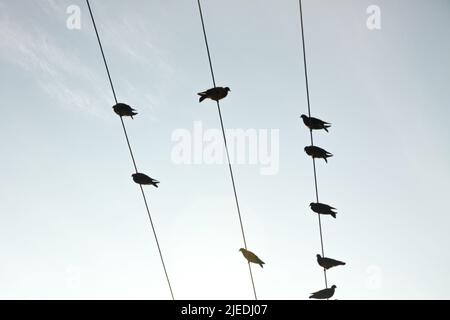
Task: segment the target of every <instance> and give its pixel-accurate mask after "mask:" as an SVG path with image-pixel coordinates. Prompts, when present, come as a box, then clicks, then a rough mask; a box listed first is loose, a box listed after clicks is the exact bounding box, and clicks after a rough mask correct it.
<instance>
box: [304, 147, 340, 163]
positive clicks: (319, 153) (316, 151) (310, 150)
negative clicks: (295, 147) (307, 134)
mask: <svg viewBox="0 0 450 320" xmlns="http://www.w3.org/2000/svg"><path fill="white" fill-rule="evenodd" d="M305 152H306V153H307V154H308V155H309V156H311V157H313V158H322V159H324V160H325V162H327V163H328V160H327V158H329V157H332V156H333V155H332V154H331V153H329V152H328V151H327V150H324V149H322V148H319V147H316V146H308V147H305Z"/></svg>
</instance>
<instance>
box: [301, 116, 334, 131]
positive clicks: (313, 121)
mask: <svg viewBox="0 0 450 320" xmlns="http://www.w3.org/2000/svg"><path fill="white" fill-rule="evenodd" d="M301 118H302V119H303V123H304V124H305V126H307V127H308V128H310V129H311V130H320V129H324V130H325V131H326V132H328V128H329V127H331V123H328V122H325V121H323V120H320V119H317V118H313V117H308V116H307V115H304V114H302V115H301Z"/></svg>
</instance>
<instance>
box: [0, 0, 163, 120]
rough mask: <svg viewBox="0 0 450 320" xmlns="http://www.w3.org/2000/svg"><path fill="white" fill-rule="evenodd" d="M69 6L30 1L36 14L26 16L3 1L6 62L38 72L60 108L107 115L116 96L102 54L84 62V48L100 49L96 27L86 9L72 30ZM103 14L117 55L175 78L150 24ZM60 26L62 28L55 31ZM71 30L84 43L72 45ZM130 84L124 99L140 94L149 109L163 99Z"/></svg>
mask: <svg viewBox="0 0 450 320" xmlns="http://www.w3.org/2000/svg"><path fill="white" fill-rule="evenodd" d="M68 5H69V3H68V2H67V3H66V1H60V2H56V1H54V0H49V1H45V2H29V6H32V7H33V8H32V9H33V10H34V14H33V15H27V16H26V17H25V16H24V15H23V10H22V8H21V7H19V6H16V5H11V4H10V3H8V4H6V3H5V2H0V9H1V12H0V59H1V60H2V62H5V63H8V64H14V65H16V66H18V67H19V68H21V69H22V70H23V71H25V72H27V73H31V74H33V76H35V78H36V85H37V86H39V87H40V88H41V89H42V91H43V92H44V93H45V94H47V96H48V97H49V98H51V99H52V100H53V101H54V102H55V104H57V105H60V106H64V107H68V108H72V109H75V110H82V111H88V112H91V113H93V114H96V115H100V116H104V111H102V110H105V111H106V110H108V111H107V112H109V111H110V109H109V108H108V109H105V106H109V105H111V103H112V96H111V92H110V89H109V86H108V84H107V79H106V75H105V73H104V70H101V69H100V68H101V67H100V63H101V58H100V56H96V57H95V58H98V60H95V59H94V60H92V59H91V60H89V61H84V60H81V58H80V51H82V50H80V48H79V47H80V46H81V47H82V46H84V47H85V46H86V45H87V44H89V45H92V46H97V44H96V42H93V41H92V33H93V30H92V25H91V24H90V21H89V20H88V19H87V18H88V15H87V11H86V10H84V11H82V14H83V25H82V29H81V30H80V31H68V30H67V29H66V28H65V19H66V18H67V15H66V8H67V6H68ZM80 6H81V3H80ZM101 7H103V5H101ZM101 7H100V8H101ZM82 9H85V8H82ZM104 10H106V7H105V8H104ZM103 12H107V11H103ZM98 16H99V19H98V20H99V25H100V26H107V28H106V27H104V29H102V31H103V32H102V38H103V40H104V43H105V45H106V46H107V47H108V48H109V51H110V52H111V55H114V56H117V55H120V56H123V57H126V61H127V63H129V64H133V65H134V66H135V68H136V69H138V70H139V69H145V68H152V69H155V68H157V71H158V72H156V73H157V74H171V69H170V66H169V64H167V63H166V62H165V61H164V59H163V58H162V54H161V53H160V52H158V50H156V49H155V48H154V46H153V45H152V44H151V42H150V40H148V39H151V35H150V34H149V31H148V30H147V29H148V28H146V25H145V21H143V20H142V19H141V18H140V17H139V16H138V15H137V14H136V13H131V15H124V16H122V17H120V18H114V21H113V19H112V17H111V16H109V15H108V14H103V15H98ZM55 24H58V25H59V27H57V28H55ZM106 30H107V32H106ZM71 32H72V34H73V33H74V32H77V35H78V37H77V39H79V40H80V43H70V40H71V39H72V41H73V37H70V36H69V37H68V34H70V33H71ZM68 38H69V39H68ZM142 39H145V40H142ZM74 47H78V51H77V50H71V48H74ZM95 49H97V48H95ZM83 59H84V57H83ZM100 70H101V71H100ZM120 81H124V80H122V79H120ZM124 84H125V85H123V86H121V88H120V89H121V95H120V96H121V97H133V96H134V97H136V96H139V98H138V99H135V100H138V103H140V104H143V105H145V106H148V107H147V108H149V109H153V106H154V105H155V104H156V103H157V102H158V100H159V98H158V97H157V93H154V94H149V93H148V90H145V91H144V92H145V94H144V92H142V90H141V89H143V88H141V87H140V85H139V83H135V82H133V81H130V80H126V81H124ZM140 92H142V94H140Z"/></svg>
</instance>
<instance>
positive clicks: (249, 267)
mask: <svg viewBox="0 0 450 320" xmlns="http://www.w3.org/2000/svg"><path fill="white" fill-rule="evenodd" d="M197 4H198V11H199V13H200V19H201V21H202V29H203V37H204V39H205V45H206V52H207V53H208V61H209V68H210V70H211V77H212V82H213V85H214V88H216V79H215V76H214V70H213V65H212V60H211V53H210V51H209V45H208V37H207V36H206V28H205V21H204V19H203V12H202V6H201V4H200V0H197ZM216 102H217V111H218V113H219V119H220V126H221V128H222V135H223V141H224V144H225V151H226V154H227V160H228V168H229V170H230V177H231V184H232V185H233V192H234V199H235V202H236V208H237V213H238V216H239V223H240V225H241V232H242V239H243V240H244V247H245V250H247V241H246V239H245V231H244V224H243V223H242V215H241V209H240V207H239V200H238V196H237V191H236V184H235V181H234V175H233V168H232V167H231V161H230V154H229V152H228V145H227V138H226V135H225V126H224V124H223V118H222V112H221V110H220V104H219V101H216ZM248 270H249V272H250V279H251V281H252V287H253V294H254V296H255V300H258V296H257V295H256V288H255V281H254V279H253V273H252V267H251V266H250V262H248Z"/></svg>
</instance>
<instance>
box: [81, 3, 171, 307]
mask: <svg viewBox="0 0 450 320" xmlns="http://www.w3.org/2000/svg"><path fill="white" fill-rule="evenodd" d="M86 4H87V6H88V9H89V14H90V16H91V20H92V24H93V25H94V30H95V34H96V36H97V41H98V45H99V47H100V51H101V53H102V57H103V62H104V64H105V68H106V73H107V74H108V79H109V84H110V85H111V90H112V93H113V96H114V101H115V102H116V104H117V103H118V102H117V96H116V91H115V90H114V85H113V82H112V79H111V73H110V72H109V67H108V63H107V62H106V57H105V52H104V51H103V45H102V42H101V40H100V36H99V34H98V30H97V25H96V23H95V19H94V15H93V13H92V9H91V5H90V3H89V0H86ZM120 121H121V123H122V128H123V133H124V135H125V139H126V141H127V145H128V150H129V151H130V155H131V160H132V161H133V166H134V169H135V171H136V173H138V169H137V165H136V161H135V158H134V154H133V150H132V149H131V144H130V140H129V138H128V133H127V129H126V127H125V123H124V122H123V119H122V117H120ZM139 187H140V189H141V193H142V199H143V200H144V204H145V208H146V210H147V215H148V218H149V220H150V225H151V227H152V231H153V235H154V237H155V242H156V246H157V247H158V252H159V257H160V259H161V264H162V266H163V269H164V274H165V276H166V280H167V284H168V285H169V290H170V295H171V296H172V300H175V298H174V295H173V290H172V285H171V283H170V279H169V275H168V273H167V268H166V264H165V263H164V258H163V254H162V250H161V246H160V245H159V240H158V236H157V234H156V230H155V226H154V224H153V219H152V215H151V214H150V209H149V207H148V203H147V198H146V196H145V193H144V188H142V185H141V184H140V185H139Z"/></svg>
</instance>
